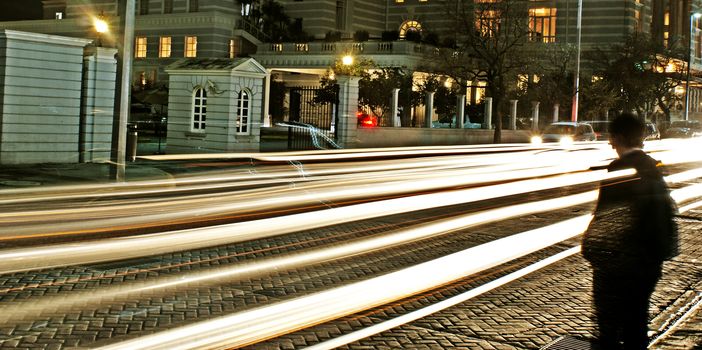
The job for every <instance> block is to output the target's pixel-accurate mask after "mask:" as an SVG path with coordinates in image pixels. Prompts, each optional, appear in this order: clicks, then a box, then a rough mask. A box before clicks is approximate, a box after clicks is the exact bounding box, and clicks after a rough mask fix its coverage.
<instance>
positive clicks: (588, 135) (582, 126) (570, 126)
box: [531, 122, 597, 144]
mask: <svg viewBox="0 0 702 350" xmlns="http://www.w3.org/2000/svg"><path fill="white" fill-rule="evenodd" d="M595 140H597V136H596V135H595V131H594V130H592V126H591V125H590V124H586V123H577V122H557V123H552V124H551V125H549V126H547V127H546V129H544V132H543V133H542V134H541V135H538V136H533V137H532V138H531V142H532V143H541V142H559V143H562V144H569V143H573V142H576V141H595Z"/></svg>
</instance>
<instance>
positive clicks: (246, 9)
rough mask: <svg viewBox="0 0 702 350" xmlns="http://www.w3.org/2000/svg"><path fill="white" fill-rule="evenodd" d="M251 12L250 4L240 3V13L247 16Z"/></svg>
mask: <svg viewBox="0 0 702 350" xmlns="http://www.w3.org/2000/svg"><path fill="white" fill-rule="evenodd" d="M250 14H251V4H241V15H242V16H248V15H250Z"/></svg>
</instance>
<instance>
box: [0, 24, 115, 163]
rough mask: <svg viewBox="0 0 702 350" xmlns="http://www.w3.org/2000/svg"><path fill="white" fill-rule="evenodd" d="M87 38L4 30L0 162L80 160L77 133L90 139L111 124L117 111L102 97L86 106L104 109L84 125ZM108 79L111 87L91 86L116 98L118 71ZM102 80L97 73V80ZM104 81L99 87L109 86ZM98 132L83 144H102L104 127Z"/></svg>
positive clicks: (1, 34)
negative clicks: (115, 77)
mask: <svg viewBox="0 0 702 350" xmlns="http://www.w3.org/2000/svg"><path fill="white" fill-rule="evenodd" d="M88 43H90V40H87V39H78V38H68V37H61V36H54V35H46V34H36V33H27V32H19V31H11V30H1V31H0V96H1V97H2V98H1V99H0V163H2V164H17V163H73V162H78V161H79V160H80V158H81V157H80V149H81V148H82V147H81V142H80V140H79V138H81V137H82V138H84V139H85V141H86V142H87V141H88V140H87V138H86V137H87V135H88V134H89V133H91V132H92V131H93V130H95V129H94V128H95V127H97V128H98V129H101V128H102V126H99V127H98V125H103V124H105V123H109V124H110V125H111V119H112V114H113V112H112V110H111V105H109V103H107V102H105V101H104V100H102V101H101V102H99V103H97V104H94V105H93V104H91V105H87V104H86V105H84V106H83V108H85V109H86V110H87V111H89V112H90V113H91V114H92V115H94V114H95V112H97V111H96V108H99V109H100V111H99V113H97V114H99V120H96V119H92V120H91V122H90V123H91V124H90V126H89V127H88V129H86V128H84V127H85V126H86V125H82V124H81V123H82V122H85V121H86V120H85V119H81V99H82V94H83V92H84V89H83V83H84V74H83V68H84V62H83V60H84V47H85V46H86V45H88ZM112 64H113V65H114V63H112ZM88 71H90V69H88ZM93 71H94V72H93V73H97V72H98V71H100V72H99V73H97V74H98V75H102V74H103V73H107V74H109V71H110V69H109V68H105V67H104V66H103V67H102V68H99V69H98V70H93ZM112 72H113V70H112ZM107 79H108V80H109V79H111V81H112V82H111V86H112V87H111V88H110V87H107V90H105V91H99V92H98V91H97V90H95V89H92V91H94V92H95V93H94V96H95V97H100V98H105V99H109V98H112V99H113V100H114V73H112V77H111V78H107ZM99 80H101V78H100V77H97V76H93V81H94V82H97V81H99ZM100 84H101V85H100V86H99V87H98V86H96V87H95V88H97V89H98V90H99V89H102V88H104V87H105V86H104V85H103V84H102V83H100ZM108 85H110V84H108ZM87 90H90V88H88V89H87ZM87 90H86V91H87ZM110 94H112V95H110ZM108 119H109V120H110V121H109V122H108V121H106V120H108ZM81 130H83V131H84V132H85V133H84V134H83V136H80V135H81ZM98 134H100V135H95V137H93V135H90V137H89V138H90V144H89V145H88V144H87V143H83V144H82V145H83V147H88V148H94V147H93V146H94V142H97V144H99V145H100V146H99V147H101V148H102V147H104V143H103V141H102V139H103V138H104V137H105V136H104V134H102V131H101V130H99V131H98Z"/></svg>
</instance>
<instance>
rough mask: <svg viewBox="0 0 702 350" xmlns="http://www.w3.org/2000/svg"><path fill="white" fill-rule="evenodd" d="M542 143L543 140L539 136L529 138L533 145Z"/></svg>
mask: <svg viewBox="0 0 702 350" xmlns="http://www.w3.org/2000/svg"><path fill="white" fill-rule="evenodd" d="M543 142H544V140H543V139H542V138H541V136H532V137H531V143H533V144H540V143H543Z"/></svg>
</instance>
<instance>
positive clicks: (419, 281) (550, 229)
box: [100, 215, 592, 350]
mask: <svg viewBox="0 0 702 350" xmlns="http://www.w3.org/2000/svg"><path fill="white" fill-rule="evenodd" d="M591 218H592V216H591V215H583V216H579V217H577V218H574V219H570V220H566V221H563V222H559V223H557V224H553V225H549V226H545V227H542V228H539V229H535V230H531V231H527V232H523V233H519V234H515V235H512V236H509V237H506V238H502V239H499V240H495V241H492V242H489V243H485V244H482V245H479V246H476V247H472V248H469V249H466V250H463V251H460V252H457V253H454V254H451V255H447V256H444V257H441V258H438V259H435V260H432V261H429V262H426V263H422V264H419V265H415V266H411V267H408V268H405V269H402V270H399V271H396V272H393V273H389V274H386V275H383V276H379V277H375V278H372V279H369V280H364V281H361V282H356V283H353V284H350V285H347V286H342V287H338V288H334V289H331V290H326V291H322V292H317V293H314V294H311V295H307V296H304V297H300V298H296V299H293V300H290V301H284V302H280V303H276V304H273V305H270V306H265V307H261V308H257V309H254V310H250V311H245V312H240V313H235V314H233V315H229V316H224V317H220V318H217V319H214V320H209V321H203V322H199V323H196V324H192V325H188V326H183V327H179V328H176V329H172V330H169V331H164V332H160V333H156V334H151V335H147V336H144V337H140V338H138V339H134V340H129V341H124V342H120V343H117V344H112V345H108V346H105V347H102V348H100V349H103V350H112V349H133V350H138V349H152V350H158V349H173V350H176V349H216V348H225V347H229V348H231V347H241V346H245V345H249V344H253V343H256V342H259V341H262V340H265V339H269V338H272V337H275V336H279V335H282V334H286V333H288V332H290V331H292V330H296V329H301V328H306V327H310V326H312V325H314V324H318V323H322V322H325V321H328V320H332V319H336V318H339V317H342V316H345V315H349V314H353V313H355V312H358V311H362V310H366V309H369V308H372V307H376V306H379V305H382V304H385V303H388V302H391V301H394V300H399V299H402V298H405V297H407V296H410V295H414V294H417V293H421V292H423V291H426V290H429V289H431V288H433V287H435V286H437V285H442V284H445V283H450V282H451V281H454V280H457V279H460V278H464V277H466V276H469V275H472V274H475V273H479V272H481V271H484V270H486V269H489V268H492V267H495V266H497V265H500V264H503V263H505V262H507V261H511V260H514V259H516V258H519V257H521V256H524V255H527V254H530V253H533V252H535V251H538V250H540V249H543V248H546V247H548V246H551V245H553V244H556V243H558V242H562V241H564V240H567V239H570V238H573V237H576V236H577V235H579V234H581V233H582V232H583V231H584V229H585V228H586V227H587V224H588V223H589V222H590V220H591ZM496 252H499V253H496ZM390 286H392V288H390Z"/></svg>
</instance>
